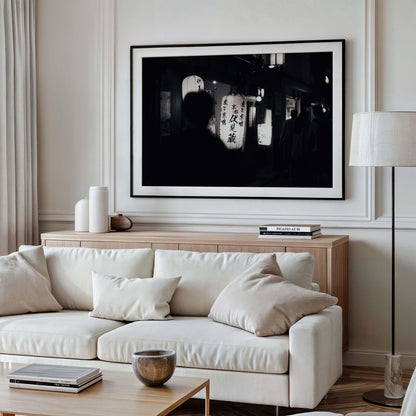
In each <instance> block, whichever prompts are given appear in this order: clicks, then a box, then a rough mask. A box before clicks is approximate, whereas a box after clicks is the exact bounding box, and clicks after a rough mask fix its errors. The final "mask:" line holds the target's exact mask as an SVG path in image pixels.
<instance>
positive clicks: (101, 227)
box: [89, 186, 108, 233]
mask: <svg viewBox="0 0 416 416" xmlns="http://www.w3.org/2000/svg"><path fill="white" fill-rule="evenodd" d="M89 196H90V209H89V211H90V215H89V217H90V218H89V219H90V221H89V222H90V225H89V230H90V233H107V232H108V188H107V187H106V186H90V195H89Z"/></svg>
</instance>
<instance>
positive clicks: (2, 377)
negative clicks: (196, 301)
mask: <svg viewBox="0 0 416 416" xmlns="http://www.w3.org/2000/svg"><path fill="white" fill-rule="evenodd" d="M21 367H24V365H22V364H19V365H17V364H12V365H11V364H8V363H0V414H2V415H3V416H14V415H15V414H19V415H36V416H39V415H41V416H107V415H108V416H110V415H111V416H114V415H122V416H163V415H167V414H168V413H170V412H171V411H172V410H173V409H176V408H177V407H178V406H179V405H181V404H182V403H184V402H186V401H187V400H188V399H190V398H191V397H192V396H194V395H195V394H196V393H197V392H199V391H201V390H202V389H205V416H209V379H203V378H195V377H179V376H178V377H175V376H173V377H172V378H171V379H170V380H169V381H168V382H167V383H166V384H164V385H163V386H162V387H146V386H144V385H143V384H142V383H140V382H139V380H137V378H136V377H135V376H134V374H133V370H132V371H131V372H130V371H126V372H123V371H106V370H103V381H100V382H98V383H97V384H94V385H93V386H91V387H88V388H87V389H86V390H84V391H82V392H80V393H63V392H52V391H44V390H26V389H13V388H10V387H9V384H8V379H7V374H9V373H10V372H11V371H14V370H16V369H18V368H21Z"/></svg>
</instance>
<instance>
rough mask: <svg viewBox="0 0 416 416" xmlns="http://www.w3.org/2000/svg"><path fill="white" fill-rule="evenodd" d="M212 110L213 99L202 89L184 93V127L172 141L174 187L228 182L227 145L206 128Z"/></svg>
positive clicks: (218, 184) (213, 184)
mask: <svg viewBox="0 0 416 416" xmlns="http://www.w3.org/2000/svg"><path fill="white" fill-rule="evenodd" d="M213 109H214V101H213V99H212V97H211V96H210V95H209V94H208V93H207V92H205V91H200V92H190V93H188V94H187V95H186V96H185V99H184V101H183V105H182V111H183V116H184V129H183V131H182V133H181V134H180V136H179V137H177V138H176V139H177V140H175V147H176V149H175V153H176V160H175V166H176V168H175V170H176V174H177V175H176V183H175V185H176V186H221V185H224V184H227V182H229V175H230V174H231V172H230V166H229V160H228V159H229V158H228V151H227V148H226V147H225V145H224V143H223V142H222V141H221V140H220V139H219V138H218V137H217V136H215V135H214V134H212V133H211V132H210V131H209V129H208V127H207V126H208V122H209V120H210V118H211V117H212V114H213Z"/></svg>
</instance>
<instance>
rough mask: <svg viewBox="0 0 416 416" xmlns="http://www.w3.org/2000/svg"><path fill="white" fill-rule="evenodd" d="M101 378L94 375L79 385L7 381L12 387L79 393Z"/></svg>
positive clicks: (101, 377)
mask: <svg viewBox="0 0 416 416" xmlns="http://www.w3.org/2000/svg"><path fill="white" fill-rule="evenodd" d="M102 379H103V376H102V375H101V374H100V375H99V376H96V377H94V378H93V379H92V380H89V381H87V382H85V383H84V384H81V385H79V386H77V385H67V386H65V385H63V384H62V385H59V383H56V384H57V385H53V383H46V384H42V382H37V381H33V382H30V381H25V380H16V382H12V381H11V380H10V381H9V387H11V388H13V389H29V390H48V391H61V392H64V393H79V392H80V391H82V390H85V389H86V388H87V387H90V386H92V385H93V384H95V383H98V382H99V381H101V380H102Z"/></svg>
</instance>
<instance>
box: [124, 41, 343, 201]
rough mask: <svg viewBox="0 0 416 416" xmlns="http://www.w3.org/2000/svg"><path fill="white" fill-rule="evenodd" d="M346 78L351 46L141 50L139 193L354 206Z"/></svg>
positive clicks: (135, 92)
mask: <svg viewBox="0 0 416 416" xmlns="http://www.w3.org/2000/svg"><path fill="white" fill-rule="evenodd" d="M282 58H283V63H282ZM344 72H345V40H343V39H340V40H316V41H312V40H308V41H294V42H286V41H285V42H252V43H227V44H201V45H144V46H131V48H130V105H131V114H130V116H131V118H130V123H131V124H130V128H131V149H130V163H131V178H130V196H131V197H176V198H178V197H180V198H182V197H184V198H259V199H261V198H277V199H281V198H282V199H339V200H342V199H345V168H344V165H345V137H344V125H345V121H344V88H345V87H344V84H345V74H344ZM197 89H198V92H199V93H197ZM201 91H203V92H201ZM188 92H192V93H193V94H187V93H188ZM184 94H186V95H184ZM185 96H187V103H185V101H184V97H185ZM191 97H192V100H191ZM207 97H208V98H207ZM209 97H210V98H209ZM203 98H205V100H209V99H211V100H212V101H213V103H214V113H213V117H212V118H211V119H210V120H209V123H208V125H207V124H206V118H204V117H205V116H204V117H202V116H201V115H202V114H203V111H202V110H203V108H204V104H203V101H204V100H203ZM207 105H208V104H205V106H207ZM294 111H297V115H296V117H295V113H294ZM289 114H291V116H292V119H290V116H289ZM202 120H203V121H202ZM197 121H198V122H197ZM203 124H205V125H204V126H203V127H202V125H203Z"/></svg>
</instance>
